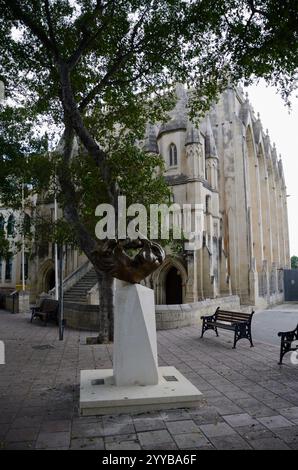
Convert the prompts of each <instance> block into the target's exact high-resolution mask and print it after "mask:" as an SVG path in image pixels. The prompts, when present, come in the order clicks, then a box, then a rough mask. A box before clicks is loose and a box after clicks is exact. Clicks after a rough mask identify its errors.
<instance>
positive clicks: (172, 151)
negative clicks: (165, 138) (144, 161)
mask: <svg viewBox="0 0 298 470" xmlns="http://www.w3.org/2000/svg"><path fill="white" fill-rule="evenodd" d="M169 162H170V166H177V164H178V158H177V147H176V145H175V144H170V147H169Z"/></svg>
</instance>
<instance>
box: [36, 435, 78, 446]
mask: <svg viewBox="0 0 298 470" xmlns="http://www.w3.org/2000/svg"><path fill="white" fill-rule="evenodd" d="M69 445H70V432H56V433H53V432H41V433H40V434H39V436H38V439H37V441H36V444H35V448H36V449H60V448H63V449H67V448H68V447H69Z"/></svg>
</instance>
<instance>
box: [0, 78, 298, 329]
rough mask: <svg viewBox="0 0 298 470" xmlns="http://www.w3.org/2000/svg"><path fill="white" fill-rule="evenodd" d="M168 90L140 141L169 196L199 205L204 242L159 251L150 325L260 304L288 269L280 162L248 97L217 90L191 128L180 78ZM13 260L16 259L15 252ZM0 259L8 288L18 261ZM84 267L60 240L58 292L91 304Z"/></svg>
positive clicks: (43, 267) (50, 281)
mask: <svg viewBox="0 0 298 470" xmlns="http://www.w3.org/2000/svg"><path fill="white" fill-rule="evenodd" d="M177 98H178V100H177V104H176V106H175V109H174V110H173V111H172V112H171V113H170V120H169V121H168V122H167V123H166V124H161V125H148V128H147V133H146V136H145V139H144V142H143V146H144V149H145V150H146V151H148V152H156V153H160V154H161V155H162V156H163V158H164V160H165V165H166V173H165V176H166V178H167V181H168V183H169V185H170V186H171V187H172V191H173V196H174V201H175V202H177V203H180V204H181V205H182V204H202V205H203V208H204V232H203V245H202V248H200V249H197V250H194V251H185V253H184V254H183V255H181V256H178V255H175V254H174V253H171V251H170V250H167V251H168V252H167V257H166V260H165V262H164V264H163V265H162V266H161V267H160V268H159V269H158V270H157V271H156V272H155V273H154V274H153V275H152V277H151V279H148V280H146V283H147V284H148V285H149V286H151V287H153V288H154V290H155V296H156V304H157V324H158V326H159V327H166V326H165V325H168V326H169V327H173V326H179V325H182V324H190V323H191V322H192V319H191V318H190V317H189V318H188V320H187V321H180V320H181V319H182V320H183V318H185V317H186V316H187V311H188V312H192V313H191V314H189V315H192V314H193V312H197V314H199V315H200V314H203V313H205V312H206V311H208V312H209V311H210V313H212V311H214V309H215V308H216V307H217V306H218V305H225V306H226V307H227V306H229V307H230V308H232V307H234V308H236V309H237V308H239V300H240V302H241V303H242V304H244V305H256V306H257V307H261V308H262V307H265V306H267V305H270V304H274V303H277V302H281V301H282V300H283V269H284V268H289V267H290V254H289V237H288V220H287V201H286V186H285V180H284V174H283V167H282V162H281V159H280V158H278V156H277V152H276V149H275V146H274V145H271V143H270V139H269V136H268V133H265V132H264V131H263V128H262V124H261V122H260V119H259V116H255V114H254V111H253V109H252V106H251V105H250V103H249V101H248V99H247V97H245V96H243V93H242V91H241V90H240V89H236V90H235V89H234V88H228V89H226V91H225V92H224V93H223V94H222V96H221V97H220V99H219V101H218V103H217V104H215V105H214V106H213V107H212V108H211V109H210V112H209V113H208V114H207V115H206V117H205V118H204V120H202V121H201V123H200V125H198V126H195V125H193V124H192V123H191V122H190V121H189V119H188V117H187V93H186V92H185V90H184V88H183V87H182V86H178V87H177ZM148 158H150V155H149V154H148ZM45 210H46V208H45ZM47 210H49V211H51V212H53V207H50V206H48V208H47ZM53 256H54V249H53V247H52V246H48V247H40V249H39V250H38V254H37V257H36V258H35V261H34V263H32V265H31V266H30V267H29V279H28V285H29V286H30V290H31V298H32V300H33V298H35V297H36V295H38V294H40V293H41V292H47V291H48V290H49V289H50V288H52V287H53V285H54V278H55V275H54V259H53ZM14 262H15V263H16V264H17V265H19V260H18V259H17V256H16V258H15V261H14ZM9 263H12V260H9ZM0 266H1V274H0V275H1V276H2V277H1V278H0V288H1V286H3V284H4V285H5V287H6V288H7V287H9V285H8V284H9V282H10V281H11V282H12V280H13V279H14V276H8V275H7V274H5V273H9V272H11V273H14V272H18V271H19V269H17V270H16V269H15V268H14V266H13V264H11V265H10V266H9V269H8V268H7V267H5V260H2V263H0ZM90 268H91V266H90V264H89V263H88V262H87V261H86V258H85V257H84V256H83V255H82V254H79V253H78V252H77V251H74V250H73V249H72V248H71V247H67V249H66V252H65V272H64V276H65V278H66V281H65V290H66V291H67V292H66V297H65V299H66V301H68V302H72V305H74V304H75V303H77V304H81V303H84V304H85V307H84V308H85V309H87V308H91V307H93V306H92V305H90V304H94V303H97V302H98V300H97V298H98V296H97V286H96V284H95V283H96V277H95V275H94V273H93V274H92V269H90ZM9 278H11V279H9ZM87 281H88V282H87ZM16 282H19V279H16ZM11 287H12V288H13V287H14V286H11ZM206 299H207V300H206ZM212 299H214V300H212ZM87 304H89V306H87ZM207 304H208V305H209V307H208V308H209V310H208V308H207V307H206V305H207ZM82 307H83V306H82ZM73 308H74V307H73ZM73 308H72V309H73ZM206 308H207V310H206ZM65 312H66V315H67V306H66V308H65ZM175 312H176V313H175ZM177 312H179V315H180V316H179V315H178V313H177ZM72 313H74V312H73V311H72ZM96 314H97V310H96ZM90 315H91V314H90ZM158 315H159V316H158ZM177 315H178V317H177ZM197 316H198V315H197ZM174 318H178V321H172V320H173V319H174ZM69 324H71V322H69ZM89 326H90V325H89Z"/></svg>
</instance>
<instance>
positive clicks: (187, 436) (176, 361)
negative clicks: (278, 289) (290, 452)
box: [0, 305, 298, 450]
mask: <svg viewBox="0 0 298 470" xmlns="http://www.w3.org/2000/svg"><path fill="white" fill-rule="evenodd" d="M297 307H298V306H297V305H296V306H295V305H294V306H291V307H289V306H287V305H283V306H281V307H278V308H275V309H273V310H272V312H273V313H272V315H273V316H275V317H274V318H275V320H274V321H275V323H274V325H273V324H272V322H271V320H270V316H269V315H270V312H271V311H265V312H262V313H257V314H256V317H255V320H256V321H255V324H254V321H253V324H254V329H255V330H256V326H257V325H259V326H258V332H259V335H258V334H257V332H256V335H255V337H254V342H255V347H254V348H250V347H249V343H248V341H246V340H243V341H240V342H239V343H238V344H237V349H236V350H233V349H232V339H233V338H232V334H230V333H229V332H225V331H223V330H221V331H220V336H219V338H216V336H215V335H214V333H213V332H207V333H206V335H205V337H204V338H203V339H202V340H201V339H199V333H200V332H199V329H197V328H195V327H188V328H183V329H177V330H168V331H159V332H158V352H159V365H161V366H167V365H171V366H175V367H177V369H178V370H179V371H180V372H181V373H183V374H184V375H185V376H186V377H187V378H188V379H189V380H190V381H191V382H192V383H193V384H194V385H196V386H197V387H198V388H199V390H200V391H201V392H202V393H203V395H204V399H203V400H202V402H201V405H200V407H198V408H193V409H188V410H186V409H179V410H172V411H162V412H151V413H144V414H127V415H120V416H104V417H99V416H98V417H80V416H79V414H78V400H79V375H80V370H81V369H92V368H111V367H112V345H107V346H106V345H94V346H92V345H86V337H87V336H90V333H89V332H80V331H73V330H66V331H65V337H64V340H63V341H59V340H58V332H57V327H56V326H54V325H48V326H47V327H44V326H42V325H41V324H40V322H39V321H35V323H33V324H30V322H29V315H20V314H19V315H12V314H9V313H6V312H3V311H0V340H2V341H4V342H5V347H6V365H0V394H1V395H0V396H1V400H0V448H1V449H97V450H103V449H106V450H125V449H127V450H138V449H146V450H147V449H163V450H172V449H198V450H200V449H298V365H296V366H295V365H293V364H291V363H290V360H289V355H288V356H285V359H284V362H285V364H284V365H283V366H282V367H280V366H279V365H278V364H277V363H278V359H279V345H278V342H277V343H276V344H274V343H275V341H270V338H271V336H272V335H274V334H276V329H277V331H278V330H279V329H280V328H279V327H280V325H281V324H283V316H282V314H285V317H284V318H286V316H287V319H288V320H287V321H285V322H284V324H285V328H281V329H285V330H286V329H291V328H294V326H295V325H296V324H297V322H298V321H297V318H298V309H297ZM286 312H288V314H287V315H286ZM289 315H290V316H291V317H290V316H289ZM276 317H278V318H279V320H276ZM272 318H273V317H272ZM266 322H268V328H269V330H270V332H271V331H272V333H270V334H268V328H266ZM262 331H264V338H263V337H262V336H261V337H260V335H261V332H262ZM92 335H94V333H92ZM270 335H271V336H270ZM261 340H262V341H261Z"/></svg>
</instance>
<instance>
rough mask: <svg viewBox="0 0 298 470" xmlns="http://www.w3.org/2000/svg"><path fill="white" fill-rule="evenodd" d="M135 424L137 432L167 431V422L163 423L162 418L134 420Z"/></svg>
mask: <svg viewBox="0 0 298 470" xmlns="http://www.w3.org/2000/svg"><path fill="white" fill-rule="evenodd" d="M133 424H134V427H135V430H136V431H137V432H141V431H155V430H158V429H166V424H165V421H163V419H161V418H156V417H152V418H150V417H146V418H134V419H133Z"/></svg>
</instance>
